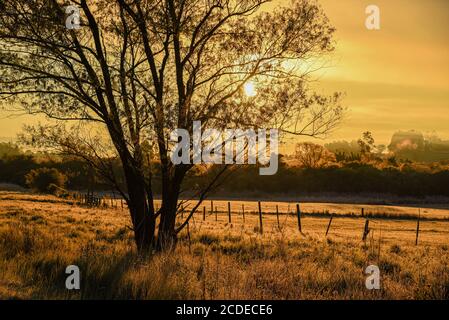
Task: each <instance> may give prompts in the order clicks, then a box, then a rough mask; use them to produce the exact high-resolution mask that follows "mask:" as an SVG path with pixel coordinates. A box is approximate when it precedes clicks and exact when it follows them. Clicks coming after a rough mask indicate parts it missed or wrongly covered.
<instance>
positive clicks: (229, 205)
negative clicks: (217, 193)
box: [228, 201, 231, 223]
mask: <svg viewBox="0 0 449 320" xmlns="http://www.w3.org/2000/svg"><path fill="white" fill-rule="evenodd" d="M228 220H229V223H231V202H229V201H228Z"/></svg>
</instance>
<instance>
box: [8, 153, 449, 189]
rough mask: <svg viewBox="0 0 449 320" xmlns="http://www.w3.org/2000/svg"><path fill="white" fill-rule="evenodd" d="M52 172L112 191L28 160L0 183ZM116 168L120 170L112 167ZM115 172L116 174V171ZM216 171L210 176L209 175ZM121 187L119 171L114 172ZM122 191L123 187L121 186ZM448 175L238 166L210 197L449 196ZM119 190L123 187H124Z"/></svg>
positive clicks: (372, 166)
mask: <svg viewBox="0 0 449 320" xmlns="http://www.w3.org/2000/svg"><path fill="white" fill-rule="evenodd" d="M38 168H56V169H57V170H59V171H60V172H61V173H63V174H64V175H65V176H66V177H67V183H66V186H65V187H66V188H67V189H69V190H88V189H89V190H97V191H100V190H101V191H108V190H111V189H112V188H111V187H110V185H109V184H108V183H107V182H106V181H104V180H102V179H101V177H100V176H99V175H97V174H95V172H94V171H93V170H92V169H90V167H89V166H88V165H87V164H86V163H83V162H82V161H80V160H76V159H63V160H58V161H57V160H46V161H44V160H42V159H40V160H39V161H37V160H36V159H35V158H34V157H33V156H30V155H14V156H7V157H3V158H2V159H0V182H7V183H14V184H18V185H21V186H24V187H25V186H26V181H25V175H26V174H27V173H29V172H30V171H31V170H33V169H38ZM117 168H119V166H118V165H117ZM117 170H119V169H117ZM153 170H154V171H153V175H154V176H155V177H156V182H155V183H154V184H153V187H154V188H155V192H156V193H157V192H158V190H159V189H160V186H159V184H158V183H157V180H158V179H157V178H158V176H159V173H158V169H157V166H155V168H153ZM212 171H215V170H212ZM208 172H209V173H202V174H200V173H198V174H196V175H193V176H190V177H189V178H187V179H186V182H185V184H184V186H183V189H184V190H186V191H187V192H189V190H193V186H198V185H201V184H202V183H204V182H205V181H206V180H209V179H210V178H211V177H212V174H211V173H210V172H211V170H209V171H208ZM116 175H117V177H118V179H119V181H123V179H122V178H121V173H120V171H117V172H116ZM120 184H122V186H123V183H120ZM448 186H449V170H448V169H447V166H445V165H443V164H440V165H437V164H433V165H432V166H424V167H423V166H422V165H418V164H413V163H408V164H407V163H402V164H395V165H385V163H383V165H382V164H379V163H377V164H376V163H364V162H361V161H351V162H342V163H334V164H330V165H329V166H326V167H321V168H301V167H297V166H290V165H287V164H285V163H281V165H280V168H279V171H278V173H277V174H276V175H274V176H260V175H259V171H258V168H257V167H256V166H243V167H241V168H239V169H238V170H236V172H234V173H233V174H232V175H231V176H230V177H229V178H227V180H224V182H223V184H221V186H220V187H219V188H218V189H216V191H215V192H214V194H215V195H216V196H219V195H229V194H232V195H239V194H240V195H244V194H247V193H251V194H273V195H274V194H279V195H285V194H288V195H301V194H302V195H304V194H320V193H326V192H332V193H345V194H348V193H349V194H360V193H376V194H392V195H399V196H415V197H423V196H449V188H448ZM123 187H124V186H123Z"/></svg>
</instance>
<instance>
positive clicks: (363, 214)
mask: <svg viewBox="0 0 449 320" xmlns="http://www.w3.org/2000/svg"><path fill="white" fill-rule="evenodd" d="M364 216H365V208H362V217H364Z"/></svg>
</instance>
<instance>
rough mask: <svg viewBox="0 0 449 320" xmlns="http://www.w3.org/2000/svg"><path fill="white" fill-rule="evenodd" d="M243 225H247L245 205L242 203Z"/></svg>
mask: <svg viewBox="0 0 449 320" xmlns="http://www.w3.org/2000/svg"><path fill="white" fill-rule="evenodd" d="M242 214H243V223H245V204H243V203H242Z"/></svg>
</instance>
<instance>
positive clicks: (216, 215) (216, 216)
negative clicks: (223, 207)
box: [215, 207, 218, 221]
mask: <svg viewBox="0 0 449 320" xmlns="http://www.w3.org/2000/svg"><path fill="white" fill-rule="evenodd" d="M215 221H218V211H217V207H215Z"/></svg>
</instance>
